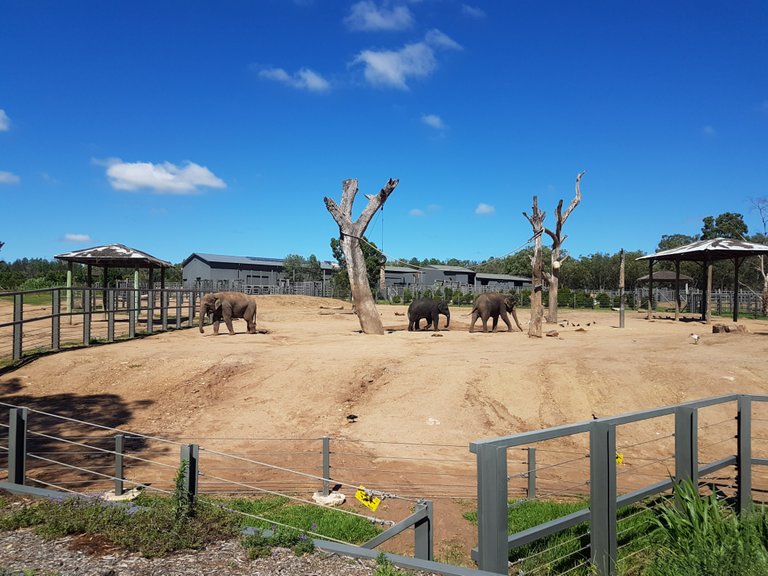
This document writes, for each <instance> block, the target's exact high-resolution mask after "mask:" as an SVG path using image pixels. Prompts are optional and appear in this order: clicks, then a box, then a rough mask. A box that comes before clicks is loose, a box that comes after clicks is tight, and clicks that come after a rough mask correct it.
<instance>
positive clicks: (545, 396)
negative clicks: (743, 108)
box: [0, 296, 768, 554]
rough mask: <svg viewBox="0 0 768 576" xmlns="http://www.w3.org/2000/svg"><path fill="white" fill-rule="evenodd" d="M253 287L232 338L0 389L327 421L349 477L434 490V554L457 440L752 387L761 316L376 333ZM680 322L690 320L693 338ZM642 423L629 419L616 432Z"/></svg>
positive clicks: (29, 376) (139, 348)
mask: <svg viewBox="0 0 768 576" xmlns="http://www.w3.org/2000/svg"><path fill="white" fill-rule="evenodd" d="M258 299H259V310H258V327H259V328H262V329H266V330H268V331H269V333H268V334H256V335H249V334H246V333H245V323H244V322H242V321H238V322H236V323H235V329H236V331H237V332H238V334H237V335H236V336H234V337H230V336H228V335H226V334H223V335H220V336H218V337H214V336H213V334H212V330H211V328H210V327H208V328H207V329H206V333H205V335H201V334H199V332H198V331H197V330H184V331H179V332H170V333H164V334H159V335H155V336H152V337H148V338H144V339H141V340H134V341H129V342H123V343H119V344H113V345H107V346H97V347H92V348H89V349H80V350H75V351H70V352H65V353H61V354H57V355H52V356H47V357H43V358H40V359H38V360H36V361H34V362H32V363H30V364H28V365H25V366H23V367H21V368H19V369H17V370H15V371H13V372H8V373H5V374H4V375H2V376H0V386H2V388H0V389H2V400H3V401H4V402H9V403H19V404H22V403H23V404H29V405H32V406H36V407H39V409H46V410H50V411H52V412H56V411H57V409H58V410H63V411H65V412H66V413H71V414H77V413H80V417H82V419H85V420H88V419H89V417H92V418H98V419H99V420H97V421H102V422H106V423H108V425H110V426H116V427H121V428H126V429H130V430H135V431H140V432H143V433H147V434H158V435H162V436H165V437H174V436H184V437H194V438H233V439H241V440H242V441H243V442H245V443H247V442H246V441H245V439H254V438H298V437H300V438H318V437H321V436H325V435H327V436H331V437H333V438H336V439H338V441H339V443H345V442H346V443H349V444H350V445H351V446H354V448H355V450H357V451H359V452H358V453H359V454H362V456H361V457H362V458H364V459H367V460H368V461H369V462H370V463H372V464H371V465H372V466H373V464H377V465H378V470H379V472H377V473H376V477H374V478H367V479H366V481H373V482H377V481H380V482H381V483H384V484H391V485H392V486H395V485H398V486H399V490H398V491H400V492H407V493H409V494H420V495H424V496H428V497H436V498H437V500H436V501H437V504H436V516H437V519H438V534H437V538H438V541H439V542H440V543H441V544H440V545H439V546H438V551H439V550H440V546H443V548H444V550H443V553H444V554H449V553H452V552H450V550H454V549H456V548H461V549H462V550H463V552H464V553H466V551H467V550H468V548H469V547H470V546H471V545H474V537H475V536H474V527H472V526H471V525H469V524H468V523H467V522H466V521H464V520H463V519H461V513H462V512H463V511H465V510H466V509H471V508H472V507H473V504H472V503H471V499H472V498H474V497H475V493H474V484H473V480H472V478H471V476H472V474H474V468H472V463H473V456H472V455H471V454H470V453H469V451H468V445H469V443H470V442H471V441H473V440H478V439H482V438H488V437H492V436H497V435H508V434H514V433H516V432H522V431H526V430H532V429H539V428H543V427H547V426H555V425H559V424H564V423H569V422H576V421H581V420H588V419H590V418H592V417H593V416H598V417H599V416H609V415H614V414H619V413H622V412H628V411H636V410H642V409H646V408H652V407H656V406H662V405H666V404H672V403H677V402H681V401H685V400H692V399H697V398H704V397H708V396H715V395H721V394H727V393H732V392H738V393H754V394H766V393H768V379H767V378H766V374H768V371H767V370H766V351H768V322H765V321H751V320H748V319H747V320H744V321H743V322H742V323H743V324H745V325H746V326H747V327H748V329H749V331H750V333H749V334H710V333H709V331H708V328H707V327H705V326H703V325H702V324H700V323H698V322H685V323H683V322H678V323H674V322H672V321H669V320H662V319H658V320H654V321H646V320H644V319H642V317H641V316H640V315H639V314H636V313H634V312H631V311H630V312H628V313H627V325H626V328H624V329H619V328H617V326H618V314H617V313H604V312H603V313H601V312H589V311H582V312H577V313H571V312H568V311H567V310H566V311H561V320H562V319H567V320H569V322H570V324H569V325H568V326H567V327H557V328H556V329H557V331H558V332H559V336H557V337H545V338H543V339H529V338H528V337H527V335H525V334H522V333H520V332H515V333H506V332H502V331H500V332H499V333H496V334H483V333H477V332H476V333H474V334H470V333H469V332H468V331H467V328H468V317H467V316H466V315H467V314H468V312H469V309H467V308H454V309H452V314H453V318H452V323H451V327H450V330H444V329H441V331H440V332H438V333H433V332H408V331H407V330H406V328H407V320H406V317H405V316H404V315H403V314H404V312H405V310H406V307H405V306H380V307H379V310H380V312H381V314H382V319H383V322H384V325H385V326H386V327H387V328H388V329H390V330H391V331H390V332H389V333H388V334H386V335H384V336H366V335H363V334H360V333H359V332H358V330H359V324H358V322H357V318H356V317H355V316H353V315H351V314H348V313H347V312H348V311H349V304H347V303H343V302H335V301H329V300H326V299H316V298H304V297H288V296H261V297H258ZM321 306H323V307H328V306H345V309H344V310H330V309H327V308H321ZM527 318H528V312H527V311H526V310H522V311H521V313H520V319H521V321H522V322H523V324H525V322H526V321H527ZM441 322H442V320H441ZM577 324H578V326H576V325H577ZM551 328H552V327H551V326H546V325H545V330H549V329H551ZM500 330H503V323H502V328H500ZM691 332H697V333H700V334H702V338H701V341H700V342H699V344H697V345H695V344H693V340H692V339H691V338H689V334H690V333H691ZM350 415H355V416H357V418H356V419H355V421H354V422H350V419H349V418H348V416H350ZM712 418H713V419H714V418H717V414H713V415H712ZM662 431H663V430H657V431H656V432H655V433H656V434H661V432H662ZM651 433H652V434H653V433H654V432H651ZM648 434H649V431H648V430H647V429H646V430H640V429H637V430H635V429H634V428H632V429H631V430H628V431H627V432H626V433H622V436H621V437H620V442H624V443H633V442H635V441H639V440H641V439H643V438H645V437H646V436H647V435H648ZM201 444H205V441H204V440H201ZM234 446H236V444H234ZM239 448H242V446H240V447H239ZM396 458H401V459H400V460H398V459H396ZM406 458H408V459H406ZM419 459H422V460H424V461H423V462H418V460H419ZM414 461H416V464H414ZM415 465H418V466H422V469H423V470H426V471H432V472H434V473H435V474H436V475H437V476H435V477H430V475H429V474H425V473H421V474H417V473H416V472H415V470H416V469H415V468H414V466H415ZM356 466H359V467H361V468H362V466H361V465H360V464H357V465H356ZM385 472H386V474H387V475H385ZM334 473H338V474H342V472H341V470H338V471H334ZM385 476H386V478H385ZM562 476H568V474H567V473H563V474H561V477H562ZM336 477H337V476H334V478H336ZM557 479H558V477H557V475H555V476H553V480H557ZM350 481H351V482H353V483H357V482H359V480H357V479H352V477H350ZM448 496H453V497H454V498H453V499H451V498H448ZM393 502H394V501H393ZM392 505H393V506H395V507H396V505H395V504H394V503H393V504H392ZM446 543H447V544H446ZM446 546H448V548H446ZM438 553H439V552H438Z"/></svg>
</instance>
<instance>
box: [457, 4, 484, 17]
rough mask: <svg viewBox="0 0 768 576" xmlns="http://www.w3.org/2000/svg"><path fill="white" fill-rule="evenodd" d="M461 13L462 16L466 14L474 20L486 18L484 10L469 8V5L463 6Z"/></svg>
mask: <svg viewBox="0 0 768 576" xmlns="http://www.w3.org/2000/svg"><path fill="white" fill-rule="evenodd" d="M461 12H462V14H466V15H467V16H470V17H472V18H477V19H481V18H485V12H484V11H483V10H481V9H480V8H475V7H474V6H469V5H468V4H462V5H461Z"/></svg>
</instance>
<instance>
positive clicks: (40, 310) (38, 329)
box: [0, 287, 199, 363]
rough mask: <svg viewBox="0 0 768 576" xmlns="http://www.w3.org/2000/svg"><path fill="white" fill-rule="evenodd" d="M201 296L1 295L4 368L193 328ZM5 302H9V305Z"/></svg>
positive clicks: (122, 292) (119, 292) (102, 291)
mask: <svg viewBox="0 0 768 576" xmlns="http://www.w3.org/2000/svg"><path fill="white" fill-rule="evenodd" d="M198 297H199V293H198V292H195V291H193V290H182V289H180V288H175V289H164V290H160V289H142V288H139V289H134V288H98V287H96V288H93V287H91V288H86V287H78V288H48V289H42V290H31V291H25V292H6V293H3V294H0V362H6V363H7V362H8V361H14V362H16V361H19V360H21V359H22V358H23V357H24V356H25V355H28V354H33V353H41V352H48V351H58V350H61V349H62V348H66V347H72V346H90V345H91V344H94V343H97V342H114V341H115V340H118V339H121V338H135V337H136V336H137V335H139V334H152V333H154V332H157V331H166V330H172V329H176V330H178V329H181V328H188V327H191V326H193V324H194V318H195V310H196V301H197V299H198ZM3 301H4V302H3Z"/></svg>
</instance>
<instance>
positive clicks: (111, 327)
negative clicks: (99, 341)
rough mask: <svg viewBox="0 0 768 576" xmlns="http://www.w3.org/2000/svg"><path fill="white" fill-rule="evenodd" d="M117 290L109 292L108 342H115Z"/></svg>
mask: <svg viewBox="0 0 768 576" xmlns="http://www.w3.org/2000/svg"><path fill="white" fill-rule="evenodd" d="M115 302H116V301H115V289H114V288H109V289H108V290H107V301H106V302H105V305H106V307H107V342H114V341H115Z"/></svg>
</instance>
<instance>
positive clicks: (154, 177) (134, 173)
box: [95, 158, 227, 195]
mask: <svg viewBox="0 0 768 576" xmlns="http://www.w3.org/2000/svg"><path fill="white" fill-rule="evenodd" d="M95 163H97V164H102V165H106V166H107V178H109V183H110V184H111V185H112V188H114V189H115V190H139V189H142V188H147V189H150V190H153V191H154V192H155V193H156V194H182V195H183V194H197V193H199V192H200V190H199V188H226V187H227V185H226V184H225V183H224V181H223V180H222V179H221V178H219V177H217V176H216V175H215V174H213V172H211V171H210V170H208V168H206V167H205V166H200V165H199V164H195V163H194V162H186V163H185V164H184V165H183V166H176V165H175V164H171V163H170V162H163V163H162V164H152V163H150V162H123V161H122V160H120V159H117V158H112V159H110V160H105V161H98V160H97V161H95Z"/></svg>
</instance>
